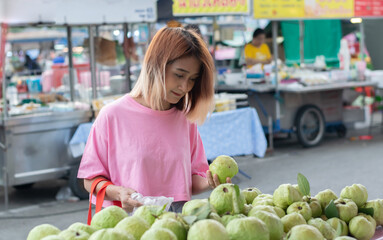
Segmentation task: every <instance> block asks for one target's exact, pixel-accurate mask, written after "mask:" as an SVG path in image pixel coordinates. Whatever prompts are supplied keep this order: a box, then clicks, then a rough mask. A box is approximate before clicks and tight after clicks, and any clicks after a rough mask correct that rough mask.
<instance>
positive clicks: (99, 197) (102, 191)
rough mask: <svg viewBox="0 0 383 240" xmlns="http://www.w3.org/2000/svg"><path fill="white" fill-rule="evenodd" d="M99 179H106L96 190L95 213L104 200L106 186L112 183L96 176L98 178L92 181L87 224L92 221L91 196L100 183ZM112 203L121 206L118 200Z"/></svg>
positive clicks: (100, 207) (99, 209)
mask: <svg viewBox="0 0 383 240" xmlns="http://www.w3.org/2000/svg"><path fill="white" fill-rule="evenodd" d="M101 181H106V183H104V184H103V185H102V186H101V188H100V190H99V191H98V192H97V198H96V212H95V213H98V212H99V211H101V209H102V204H103V202H104V198H105V193H106V187H107V186H109V185H112V184H113V183H112V182H111V181H108V180H106V179H105V178H98V179H96V180H94V181H93V183H92V187H91V193H90V197H89V210H88V225H90V223H91V222H92V196H93V193H94V191H95V189H96V186H97V184H98V183H100V182H101ZM113 205H115V206H118V207H122V205H121V202H120V201H113Z"/></svg>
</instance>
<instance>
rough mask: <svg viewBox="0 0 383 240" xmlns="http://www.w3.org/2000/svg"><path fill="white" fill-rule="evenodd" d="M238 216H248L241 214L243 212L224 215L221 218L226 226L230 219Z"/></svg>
mask: <svg viewBox="0 0 383 240" xmlns="http://www.w3.org/2000/svg"><path fill="white" fill-rule="evenodd" d="M237 218H246V216H245V215H243V214H241V213H240V214H234V215H223V216H222V218H221V219H222V224H223V225H224V226H225V227H226V226H227V224H228V223H229V222H230V221H232V220H234V219H237Z"/></svg>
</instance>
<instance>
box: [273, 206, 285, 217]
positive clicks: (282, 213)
mask: <svg viewBox="0 0 383 240" xmlns="http://www.w3.org/2000/svg"><path fill="white" fill-rule="evenodd" d="M274 211H275V212H276V213H277V215H278V217H279V218H283V217H284V216H285V215H286V212H285V210H283V209H282V208H280V207H275V206H274Z"/></svg>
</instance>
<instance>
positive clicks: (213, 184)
mask: <svg viewBox="0 0 383 240" xmlns="http://www.w3.org/2000/svg"><path fill="white" fill-rule="evenodd" d="M206 178H207V181H208V183H209V185H210V187H211V188H213V189H214V188H216V187H218V185H220V184H221V183H220V182H219V179H218V175H217V174H214V176H213V175H212V174H211V172H210V171H209V170H207V171H206ZM226 183H231V178H229V177H227V178H226Z"/></svg>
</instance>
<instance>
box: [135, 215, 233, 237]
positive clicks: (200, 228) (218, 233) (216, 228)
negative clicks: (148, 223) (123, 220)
mask: <svg viewBox="0 0 383 240" xmlns="http://www.w3.org/2000/svg"><path fill="white" fill-rule="evenodd" d="M187 239H188V240H218V239H219V240H230V237H229V234H228V233H227V231H226V229H225V227H224V226H223V225H222V224H221V223H219V222H217V221H215V220H211V219H204V220H200V221H198V222H196V223H194V224H193V225H192V226H191V227H190V229H189V232H188V237H187ZM142 240H143V239H142Z"/></svg>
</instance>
